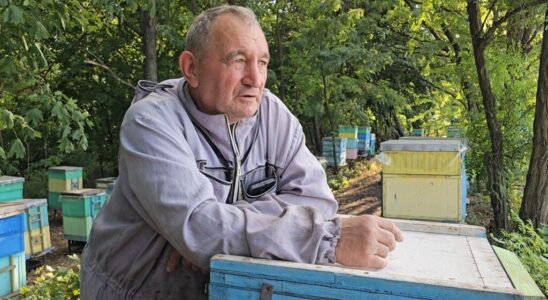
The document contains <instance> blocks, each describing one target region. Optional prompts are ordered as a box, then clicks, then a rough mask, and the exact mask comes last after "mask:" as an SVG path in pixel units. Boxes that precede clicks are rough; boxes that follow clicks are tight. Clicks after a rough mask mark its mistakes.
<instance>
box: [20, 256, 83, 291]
mask: <svg viewBox="0 0 548 300" xmlns="http://www.w3.org/2000/svg"><path fill="white" fill-rule="evenodd" d="M69 258H70V260H71V265H70V266H69V267H63V266H59V267H55V268H52V267H51V266H48V265H46V266H42V267H40V268H38V269H36V271H34V274H35V275H36V279H35V280H34V283H33V284H31V285H29V286H27V287H23V288H21V290H20V292H21V296H22V297H23V298H24V299H29V300H37V299H80V277H79V275H80V259H79V258H78V256H77V255H76V254H73V255H70V256H69Z"/></svg>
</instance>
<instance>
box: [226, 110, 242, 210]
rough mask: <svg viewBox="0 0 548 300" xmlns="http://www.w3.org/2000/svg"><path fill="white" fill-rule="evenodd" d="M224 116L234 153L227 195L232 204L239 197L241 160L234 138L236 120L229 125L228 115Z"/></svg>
mask: <svg viewBox="0 0 548 300" xmlns="http://www.w3.org/2000/svg"><path fill="white" fill-rule="evenodd" d="M225 118H226V126H227V129H228V136H229V137H230V146H232V152H233V154H234V162H235V166H234V176H233V178H232V184H231V186H230V193H229V197H228V199H227V203H228V204H232V203H234V202H236V201H238V199H239V198H240V194H241V192H242V191H241V189H240V181H241V174H242V172H241V161H240V150H239V149H238V145H237V144H236V140H235V135H236V134H235V133H236V126H238V122H236V123H234V125H233V126H232V127H231V126H230V123H229V121H228V117H227V116H226V115H225Z"/></svg>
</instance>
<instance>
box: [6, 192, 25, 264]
mask: <svg viewBox="0 0 548 300" xmlns="http://www.w3.org/2000/svg"><path fill="white" fill-rule="evenodd" d="M24 211H25V206H24V204H22V203H21V201H15V202H8V203H0V257H5V256H10V255H14V254H17V253H19V252H24V251H25V243H24V238H23V233H24V218H25V217H24Z"/></svg>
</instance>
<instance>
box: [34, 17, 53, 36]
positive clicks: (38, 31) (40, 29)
mask: <svg viewBox="0 0 548 300" xmlns="http://www.w3.org/2000/svg"><path fill="white" fill-rule="evenodd" d="M35 26H36V27H35V32H34V38H36V39H37V40H43V39H47V38H49V36H50V34H49V32H48V30H47V29H46V27H45V26H44V24H42V22H40V21H36V24H35Z"/></svg>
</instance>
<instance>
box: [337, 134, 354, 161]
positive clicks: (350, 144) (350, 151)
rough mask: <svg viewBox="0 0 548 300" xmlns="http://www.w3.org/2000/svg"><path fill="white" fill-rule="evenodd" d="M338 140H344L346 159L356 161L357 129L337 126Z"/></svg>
mask: <svg viewBox="0 0 548 300" xmlns="http://www.w3.org/2000/svg"><path fill="white" fill-rule="evenodd" d="M339 138H342V139H346V159H357V158H358V127H356V126H339Z"/></svg>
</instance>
